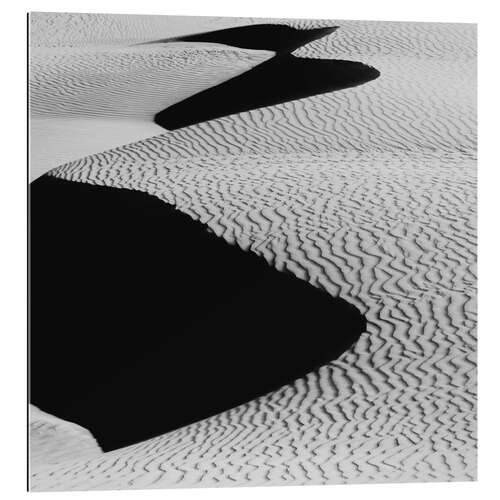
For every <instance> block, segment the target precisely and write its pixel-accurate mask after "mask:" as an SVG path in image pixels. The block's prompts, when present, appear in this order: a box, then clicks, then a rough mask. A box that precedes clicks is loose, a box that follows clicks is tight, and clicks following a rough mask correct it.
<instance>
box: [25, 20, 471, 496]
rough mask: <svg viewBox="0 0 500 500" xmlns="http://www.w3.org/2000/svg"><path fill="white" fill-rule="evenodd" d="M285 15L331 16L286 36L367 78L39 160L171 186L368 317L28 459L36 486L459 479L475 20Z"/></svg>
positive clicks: (467, 384) (180, 197) (463, 476)
mask: <svg viewBox="0 0 500 500" xmlns="http://www.w3.org/2000/svg"><path fill="white" fill-rule="evenodd" d="M260 22H262V20H260ZM287 22H290V23H291V24H292V25H294V26H301V27H317V26H323V25H336V26H340V29H339V30H338V31H336V32H335V33H333V34H332V35H330V36H328V37H326V38H323V39H321V40H317V41H315V42H313V43H311V44H309V45H308V46H306V47H303V48H301V49H299V50H298V51H296V53H295V54H296V55H299V56H303V57H318V58H328V57H330V58H343V59H350V60H356V61H361V62H363V63H365V64H369V65H372V66H374V67H375V68H377V69H378V70H379V71H380V73H381V76H380V78H378V79H377V80H374V81H373V82H370V83H367V84H365V85H363V86H360V87H356V88H352V89H346V90H342V91H339V92H335V93H331V94H326V95H321V96H315V97H310V98H305V99H302V100H299V101H293V102H289V103H283V104H279V105H275V106H272V107H268V108H262V109H258V110H252V111H248V112H244V113H240V114H238V115H233V116H227V117H223V118H219V119H216V120H212V121H209V122H205V123H200V124H197V125H193V126H190V127H186V128H184V129H181V130H176V131H172V132H167V133H163V134H162V135H159V136H156V137H154V138H151V139H146V140H143V141H140V142H137V143H135V144H133V145H129V146H126V147H118V148H116V149H114V150H112V151H106V152H105V153H100V154H95V155H93V156H90V157H87V158H83V159H81V160H78V161H74V162H72V163H70V164H67V165H63V166H61V167H60V168H58V169H57V170H55V171H53V173H52V175H54V176H56V177H60V178H64V179H69V180H73V181H77V182H89V183H93V184H99V185H107V186H115V187H122V188H128V189H136V190H140V191H144V192H147V193H149V194H151V195H154V196H157V197H159V198H160V199H162V200H164V201H166V202H167V203H171V204H174V205H175V206H176V207H177V208H179V209H180V210H182V211H183V212H185V213H187V214H189V215H190V216H191V217H193V218H195V219H197V220H200V221H201V222H203V223H205V224H206V225H207V226H208V227H209V228H210V229H212V230H213V231H214V232H215V233H216V234H217V235H218V236H220V237H222V238H224V239H225V240H226V241H227V242H228V243H232V244H237V245H239V246H240V247H242V248H244V249H247V250H250V251H252V252H255V253H257V254H259V255H262V256H263V257H265V258H266V259H267V260H268V262H269V263H270V264H271V265H273V266H275V267H276V268H277V269H280V270H281V269H287V270H290V271H291V272H293V273H294V274H295V275H296V276H298V277H299V278H301V279H304V280H306V281H308V282H310V283H312V284H313V285H315V286H318V287H320V288H323V289H325V290H327V291H328V292H329V293H331V294H332V295H333V296H340V297H343V298H345V299H346V300H348V301H349V302H350V303H352V304H354V305H356V306H357V307H358V308H359V309H360V310H361V312H362V313H365V314H366V317H367V319H368V333H367V334H366V335H364V336H362V337H361V339H360V341H359V342H358V343H357V344H356V345H355V347H354V348H353V349H352V350H351V351H349V352H348V353H346V354H345V355H344V356H343V357H342V358H340V359H339V360H337V361H334V362H332V363H330V364H328V365H325V366H324V367H322V368H321V369H320V371H319V373H317V374H310V375H308V376H307V377H305V378H303V379H299V380H297V381H296V382H295V383H294V384H291V385H289V386H286V387H283V388H282V389H281V390H278V391H276V392H273V393H270V394H269V395H267V396H264V397H262V398H259V399H257V400H254V401H251V402H249V403H246V404H244V405H242V406H239V407H237V408H234V409H233V410H230V411H227V412H224V413H222V414H220V415H217V416H215V417H212V418H209V419H206V420H203V421H201V422H198V423H196V424H193V425H191V426H187V427H184V428H182V429H179V430H177V431H173V432H171V433H168V434H166V435H163V436H159V437H157V438H154V439H151V440H149V441H145V442H143V443H141V444H139V445H134V446H131V447H128V448H124V449H121V450H116V451H113V452H110V453H107V454H105V455H104V456H103V457H101V458H99V459H91V460H82V461H80V462H79V463H77V464H70V463H69V462H68V463H67V464H60V465H58V466H57V467H53V468H51V469H50V472H49V470H47V471H42V472H39V473H37V474H35V475H34V476H33V477H32V487H33V489H40V490H47V489H95V488H154V487H158V488H160V487H167V486H178V487H184V486H216V485H224V486H229V485H240V486H243V485H245V486H246V485H263V484H269V483H270V482H271V483H272V484H312V483H314V484H324V483H342V482H351V483H352V482H369V481H374V482H381V481H443V480H471V479H474V478H475V475H476V436H475V432H476V423H475V421H476V415H475V408H476V371H475V366H476V360H475V346H476V344H475V321H476V308H475V289H476V277H475V262H476V247H475V236H476V232H475V227H476V218H475V207H476V205H475V196H476V192H475V175H476V168H475V167H476V162H475V160H476V158H475V156H476V131H475V118H476V116H475V109H476V108H475V88H476V87H475V27H474V26H472V25H470V26H469V25H452V24H449V25H446V24H428V23H426V24H417V23H379V22H354V21H338V20H335V21H328V23H326V22H325V23H326V24H323V22H321V23H317V24H316V23H315V22H313V21H304V20H302V21H297V22H295V21H287ZM166 231H168V229H166ZM159 397H161V396H159ZM131 464H133V465H131Z"/></svg>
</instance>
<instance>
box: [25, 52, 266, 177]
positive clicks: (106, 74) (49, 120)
mask: <svg viewBox="0 0 500 500" xmlns="http://www.w3.org/2000/svg"><path fill="white" fill-rule="evenodd" d="M198 45H199V44H192V43H173V44H169V45H168V46H167V45H166V44H149V45H132V46H118V47H116V46H113V45H107V46H98V47H92V48H88V47H86V48H85V47H84V48H74V47H69V48H68V47H61V48H46V47H43V48H37V47H33V48H31V51H30V73H31V74H30V90H29V92H30V107H31V117H30V118H31V120H30V121H31V127H30V140H31V144H32V147H31V179H32V180H33V179H35V178H37V177H39V176H40V175H42V174H44V173H45V172H47V171H49V170H50V169H52V168H54V167H57V166H58V165H61V164H62V163H67V162H69V161H71V160H76V159H78V158H81V157H83V156H87V155H90V154H93V153H96V152H101V151H104V150H107V149H110V148H113V147H116V146H122V145H123V144H127V143H132V142H136V141H138V140H140V139H145V138H148V137H151V136H154V135H158V134H161V133H163V128H162V127H159V126H158V125H156V124H155V123H154V122H153V118H154V115H155V114H156V113H157V112H159V111H161V110H162V109H163V108H165V107H168V106H170V105H172V104H174V103H176V102H178V101H181V100H183V99H185V98H186V97H189V96H191V95H193V94H196V93H197V92H199V91H201V90H204V89H206V88H208V87H212V86H214V85H216V84H218V83H220V82H223V81H225V80H227V79H229V78H232V77H234V76H236V75H238V74H240V73H243V72H245V71H248V70H249V69H251V68H252V67H254V66H255V65H257V64H259V63H260V62H262V61H264V60H266V59H268V58H269V57H271V56H272V55H273V53H272V52H270V51H254V50H245V49H234V48H232V47H224V46H221V45H211V44H205V45H204V47H203V48H202V49H200V48H199V47H198Z"/></svg>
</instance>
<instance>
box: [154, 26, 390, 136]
mask: <svg viewBox="0 0 500 500" xmlns="http://www.w3.org/2000/svg"><path fill="white" fill-rule="evenodd" d="M336 29H337V27H336V26H333V27H328V28H317V29H309V30H300V29H296V28H291V27H289V26H284V25H273V24H260V25H259V24H258V25H252V26H242V27H238V28H230V29H225V30H219V31H211V32H207V33H199V34H195V35H190V36H185V37H178V38H170V39H166V40H161V41H163V42H174V41H189V42H213V43H223V44H226V45H232V46H235V47H241V48H249V49H265V50H272V51H275V52H276V55H275V56H274V57H272V58H271V59H269V60H267V61H265V62H263V63H261V64H259V65H258V66H256V67H254V68H253V69H251V70H249V71H247V72H245V73H243V74H241V75H238V76H236V77H234V78H231V79H230V80H227V81H225V82H223V83H221V84H219V85H216V86H214V87H211V88H209V89H206V90H204V91H202V92H199V93H198V94H195V95H193V96H191V97H188V98H187V99H184V100H183V101H181V102H178V103H177V104H174V105H173V106H169V107H168V108H166V109H164V110H163V111H161V112H159V113H157V114H156V116H155V119H154V121H155V123H156V124H158V125H160V126H161V127H163V128H165V129H168V130H176V129H179V128H182V127H187V126H189V125H194V124H196V123H201V122H204V121H207V120H213V119H215V118H220V117H223V116H227V115H231V114H234V113H241V112H243V111H249V110H251V109H257V108H261V107H265V106H272V105H275V104H280V103H283V102H288V101H293V100H296V99H302V98H304V97H309V96H313V95H317V94H324V93H327V92H333V91H335V90H341V89H346V88H349V87H355V86H357V85H361V84H363V83H366V82H369V81H371V80H374V79H375V78H377V77H378V76H379V75H380V73H379V72H378V71H377V70H376V69H375V68H372V67H371V66H367V65H365V64H363V63H360V62H355V61H343V60H329V59H306V58H299V57H294V56H292V55H291V54H290V52H292V51H293V50H295V49H297V48H298V47H300V46H302V45H305V44H307V43H309V42H311V41H313V40H316V39H318V38H321V37H323V36H326V35H329V34H330V33H332V32H333V31H335V30H336Z"/></svg>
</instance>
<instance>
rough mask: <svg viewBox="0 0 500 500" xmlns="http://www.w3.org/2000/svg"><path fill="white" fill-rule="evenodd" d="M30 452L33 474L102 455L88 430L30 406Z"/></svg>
mask: <svg viewBox="0 0 500 500" xmlns="http://www.w3.org/2000/svg"><path fill="white" fill-rule="evenodd" d="M29 448H30V449H29V452H30V465H31V468H32V470H39V469H43V468H45V467H48V468H50V467H52V466H54V465H56V464H58V463H61V462H66V461H68V460H69V461H74V460H88V459H90V458H96V457H98V456H101V455H102V450H101V448H100V447H99V445H98V444H97V441H96V440H95V439H94V437H93V436H92V434H90V432H89V431H88V430H86V429H84V428H83V427H80V426H79V425H76V424H73V423H72V422H67V421H65V420H61V419H60V418H57V417H54V416H53V415H50V414H48V413H45V412H44V411H41V410H40V409H39V408H37V407H36V406H34V405H30V406H29Z"/></svg>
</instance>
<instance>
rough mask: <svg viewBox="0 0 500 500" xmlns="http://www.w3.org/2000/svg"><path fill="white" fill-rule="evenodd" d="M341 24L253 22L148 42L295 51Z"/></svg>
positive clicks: (331, 31)
mask: <svg viewBox="0 0 500 500" xmlns="http://www.w3.org/2000/svg"><path fill="white" fill-rule="evenodd" d="M336 29H338V26H329V27H326V28H314V29H305V30H302V29H297V28H292V27H291V26H286V25H284V24H252V25H248V26H237V27H236V28H227V29H223V30H216V31H206V32H204V33H195V34H194V35H187V36H179V37H175V38H165V39H163V40H155V41H154V42H148V43H163V42H205V43H222V44H224V45H231V46H232V47H239V48H241V49H253V50H272V51H273V52H278V53H279V52H292V51H294V50H295V49H297V48H299V47H301V46H302V45H305V44H306V43H310V42H312V41H314V40H317V39H318V38H322V37H324V36H326V35H329V34H330V33H333V32H334V31H335V30H336Z"/></svg>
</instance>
